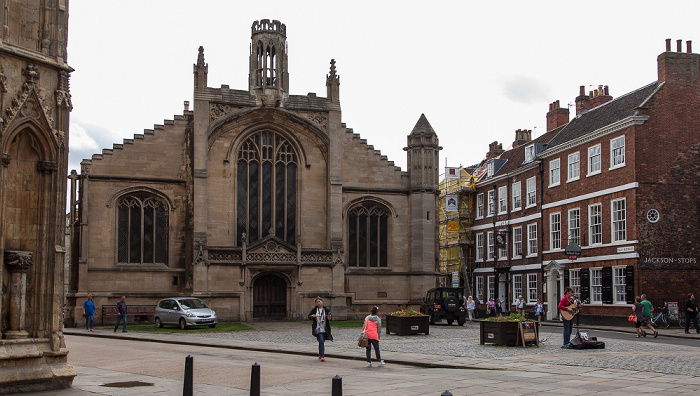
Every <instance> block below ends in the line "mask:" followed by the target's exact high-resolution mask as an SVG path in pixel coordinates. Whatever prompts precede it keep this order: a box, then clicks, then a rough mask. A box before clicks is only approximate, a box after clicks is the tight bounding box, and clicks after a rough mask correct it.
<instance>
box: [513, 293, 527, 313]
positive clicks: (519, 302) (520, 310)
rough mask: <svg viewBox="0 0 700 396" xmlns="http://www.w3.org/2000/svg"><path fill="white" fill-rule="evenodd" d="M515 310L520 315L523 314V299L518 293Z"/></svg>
mask: <svg viewBox="0 0 700 396" xmlns="http://www.w3.org/2000/svg"><path fill="white" fill-rule="evenodd" d="M515 310H516V312H517V313H519V314H520V315H522V316H525V299H524V298H523V295H522V294H521V295H519V296H518V299H517V300H516V301H515Z"/></svg>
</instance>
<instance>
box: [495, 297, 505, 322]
mask: <svg viewBox="0 0 700 396" xmlns="http://www.w3.org/2000/svg"><path fill="white" fill-rule="evenodd" d="M495 305H496V316H498V317H499V318H500V317H501V316H503V307H502V306H501V299H500V298H497V299H496V304H495Z"/></svg>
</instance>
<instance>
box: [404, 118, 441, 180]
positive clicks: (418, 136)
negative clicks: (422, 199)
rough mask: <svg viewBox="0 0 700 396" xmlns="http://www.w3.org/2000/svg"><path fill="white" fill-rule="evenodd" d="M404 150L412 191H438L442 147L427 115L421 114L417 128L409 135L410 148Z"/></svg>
mask: <svg viewBox="0 0 700 396" xmlns="http://www.w3.org/2000/svg"><path fill="white" fill-rule="evenodd" d="M404 150H405V151H406V152H407V162H406V163H407V165H408V172H409V174H410V178H411V189H417V190H437V188H438V164H439V158H438V153H439V151H440V150H442V147H440V144H439V141H438V137H437V134H436V133H435V130H433V127H432V126H431V125H430V123H429V122H428V119H427V118H426V117H425V114H421V116H420V118H419V119H418V122H417V123H416V126H414V127H413V130H412V131H411V134H410V135H408V146H407V147H405V148H404Z"/></svg>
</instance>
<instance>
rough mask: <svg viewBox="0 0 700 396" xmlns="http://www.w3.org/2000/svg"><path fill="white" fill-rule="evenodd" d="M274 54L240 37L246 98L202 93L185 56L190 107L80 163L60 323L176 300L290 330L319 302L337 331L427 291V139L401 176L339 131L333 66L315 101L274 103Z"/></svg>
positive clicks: (281, 71) (272, 39)
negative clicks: (246, 52) (88, 313)
mask: <svg viewBox="0 0 700 396" xmlns="http://www.w3.org/2000/svg"><path fill="white" fill-rule="evenodd" d="M286 40H287V36H286V26H285V25H284V24H282V23H280V22H279V21H271V20H266V19H264V20H260V21H256V22H254V23H253V24H252V28H251V47H250V48H251V51H250V58H249V60H248V62H249V65H250V68H249V78H248V87H247V89H246V90H235V89H230V88H229V87H228V86H227V85H222V86H221V87H220V88H212V87H209V86H208V85H207V72H208V67H209V66H208V64H207V63H206V62H205V57H204V49H203V48H202V47H200V48H199V54H198V56H197V61H196V64H194V70H193V71H194V86H193V98H194V102H193V104H192V108H191V109H190V108H189V107H190V106H189V103H187V102H185V106H184V107H185V110H184V112H183V114H182V115H176V116H175V117H174V120H166V121H164V123H163V125H156V126H155V127H154V128H153V129H152V130H145V131H144V133H143V134H138V135H135V136H134V138H133V139H126V140H124V142H123V143H122V144H115V145H114V147H113V148H112V149H106V150H103V151H102V153H101V154H96V155H93V157H92V159H87V160H84V161H83V162H82V163H81V170H80V174H79V175H78V174H73V175H72V178H73V180H74V182H73V184H74V191H77V192H76V193H75V199H74V200H73V204H72V212H73V215H72V216H71V218H73V219H75V220H76V221H75V222H74V224H73V225H72V230H73V237H72V247H73V250H72V257H73V261H72V263H71V279H70V283H69V284H70V289H71V290H70V293H69V304H68V305H69V306H72V307H73V310H74V312H81V310H80V306H81V304H82V302H83V300H84V299H85V296H86V295H87V294H88V293H92V294H93V295H94V297H95V301H96V306H97V307H98V309H97V310H98V312H97V314H96V315H97V318H96V320H98V321H99V320H100V315H101V312H100V307H101V306H113V305H114V304H115V303H116V301H117V299H118V298H119V297H120V296H121V295H126V296H127V301H128V302H129V304H130V305H147V306H155V304H156V303H157V301H158V300H159V299H161V298H163V297H168V296H173V295H186V296H195V297H199V298H201V299H202V300H204V301H205V302H207V303H208V304H209V305H211V306H212V307H213V308H214V309H215V310H216V312H217V315H218V316H219V318H220V320H224V321H243V320H246V321H247V320H257V319H301V318H306V315H307V314H308V312H309V310H310V309H311V307H312V306H313V301H314V298H315V297H316V296H322V297H323V298H324V301H325V304H326V306H329V307H330V308H331V309H332V311H333V312H334V313H335V316H334V317H335V318H336V319H341V318H346V317H350V318H353V317H359V316H364V315H366V313H367V312H368V311H369V309H370V307H371V306H372V305H379V306H381V307H384V308H382V311H383V312H388V310H393V309H395V308H397V307H403V306H406V305H414V304H417V303H419V302H420V300H421V298H422V296H424V294H425V291H426V290H428V289H430V288H431V287H434V286H435V283H436V279H437V278H436V277H437V273H438V272H437V259H438V250H437V226H438V223H437V218H438V216H437V202H438V201H437V200H438V153H439V150H440V149H441V147H440V146H439V143H438V138H437V135H436V133H435V131H434V130H433V128H432V127H431V126H430V124H429V123H428V120H427V119H426V118H425V116H423V115H421V116H420V117H418V121H417V123H416V125H415V127H414V129H413V130H412V131H407V132H410V134H409V135H408V138H407V144H406V147H405V151H406V155H407V164H408V166H407V168H408V169H407V170H406V171H402V170H401V169H400V168H399V167H397V166H395V165H394V163H393V162H392V161H389V160H388V159H387V157H386V156H384V155H382V154H381V153H380V152H379V151H378V150H376V149H375V148H374V147H373V146H372V145H370V144H368V143H367V141H366V140H365V139H362V138H360V136H359V135H358V134H356V133H354V132H353V130H352V129H350V128H348V127H346V125H345V123H344V122H342V117H341V116H342V112H341V106H340V77H339V75H338V74H337V73H336V67H335V61H334V60H331V66H330V72H329V74H328V75H327V76H326V86H327V94H326V97H318V96H316V95H315V94H312V93H311V94H308V95H292V94H290V92H289V86H290V84H289V83H290V78H291V77H292V74H291V73H290V70H288V54H287V42H286ZM414 307H415V305H414ZM75 319H76V322H80V321H81V320H82V318H75Z"/></svg>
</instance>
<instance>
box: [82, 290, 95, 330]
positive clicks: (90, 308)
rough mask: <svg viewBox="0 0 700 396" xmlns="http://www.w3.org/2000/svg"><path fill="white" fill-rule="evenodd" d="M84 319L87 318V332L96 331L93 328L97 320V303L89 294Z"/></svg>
mask: <svg viewBox="0 0 700 396" xmlns="http://www.w3.org/2000/svg"><path fill="white" fill-rule="evenodd" d="M83 317H84V318H85V331H95V329H93V328H92V324H93V320H94V318H95V302H94V301H92V294H88V296H87V300H85V302H84V303H83Z"/></svg>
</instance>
